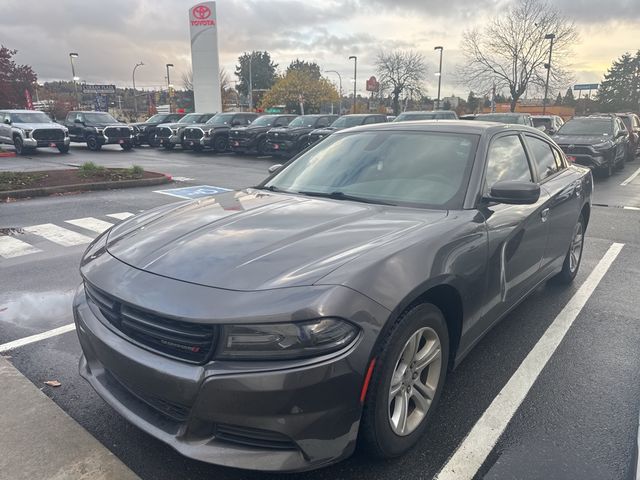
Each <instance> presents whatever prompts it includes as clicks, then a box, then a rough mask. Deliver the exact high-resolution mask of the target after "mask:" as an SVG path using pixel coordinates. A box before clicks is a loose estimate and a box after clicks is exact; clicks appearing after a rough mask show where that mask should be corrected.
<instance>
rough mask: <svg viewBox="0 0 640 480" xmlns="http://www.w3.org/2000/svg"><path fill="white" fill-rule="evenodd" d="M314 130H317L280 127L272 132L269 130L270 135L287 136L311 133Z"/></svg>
mask: <svg viewBox="0 0 640 480" xmlns="http://www.w3.org/2000/svg"><path fill="white" fill-rule="evenodd" d="M312 130H315V129H314V128H313V127H294V128H289V127H278V128H272V129H271V130H269V133H286V134H291V135H296V134H298V133H304V132H310V131H312Z"/></svg>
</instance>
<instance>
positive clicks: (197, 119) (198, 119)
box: [178, 113, 210, 123]
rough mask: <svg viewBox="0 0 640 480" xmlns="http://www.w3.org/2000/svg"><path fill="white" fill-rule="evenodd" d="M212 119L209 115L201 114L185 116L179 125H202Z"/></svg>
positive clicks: (179, 121)
mask: <svg viewBox="0 0 640 480" xmlns="http://www.w3.org/2000/svg"><path fill="white" fill-rule="evenodd" d="M209 118H210V117H209V116H208V115H202V114H200V113H189V114H188V115H185V116H184V117H182V118H181V119H180V120H178V123H202V122H206V121H207V120H208V119H209Z"/></svg>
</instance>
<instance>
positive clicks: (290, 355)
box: [217, 318, 358, 360]
mask: <svg viewBox="0 0 640 480" xmlns="http://www.w3.org/2000/svg"><path fill="white" fill-rule="evenodd" d="M357 335H358V329H357V327H355V326H354V325H352V324H350V323H348V322H345V321H344V320H340V319H337V318H321V319H319V320H312V321H308V322H296V323H275V324H264V325H262V324H261V325H225V326H224V327H223V328H222V335H221V340H220V349H219V353H218V355H217V357H218V358H221V359H233V360H283V359H294V358H307V357H315V356H319V355H324V354H327V353H331V352H335V351H336V350H340V349H342V348H344V347H345V346H347V345H349V344H350V343H351V342H352V341H353V340H354V339H355V338H356V337H357Z"/></svg>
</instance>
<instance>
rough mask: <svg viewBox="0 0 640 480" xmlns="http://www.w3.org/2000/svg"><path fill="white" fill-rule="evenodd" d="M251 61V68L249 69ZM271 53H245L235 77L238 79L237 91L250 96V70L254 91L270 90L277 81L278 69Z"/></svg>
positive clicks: (239, 59)
mask: <svg viewBox="0 0 640 480" xmlns="http://www.w3.org/2000/svg"><path fill="white" fill-rule="evenodd" d="M249 61H251V68H249ZM277 66H278V65H277V64H275V63H273V62H272V61H271V55H270V54H269V52H255V51H254V52H251V53H243V54H242V55H240V56H239V57H238V65H236V71H235V75H236V77H238V84H237V86H236V90H238V92H240V93H241V94H242V95H248V94H249V70H251V83H252V87H253V89H254V90H268V89H269V88H271V87H272V86H273V84H274V83H275V81H276V67H277Z"/></svg>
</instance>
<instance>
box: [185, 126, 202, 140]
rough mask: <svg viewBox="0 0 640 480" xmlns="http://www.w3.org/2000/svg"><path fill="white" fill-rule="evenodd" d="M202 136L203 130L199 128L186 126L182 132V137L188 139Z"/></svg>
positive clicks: (196, 138)
mask: <svg viewBox="0 0 640 480" xmlns="http://www.w3.org/2000/svg"><path fill="white" fill-rule="evenodd" d="M202 137H204V131H203V130H202V129H201V128H187V130H185V132H184V138H188V139H189V140H200V139H201V138H202Z"/></svg>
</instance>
